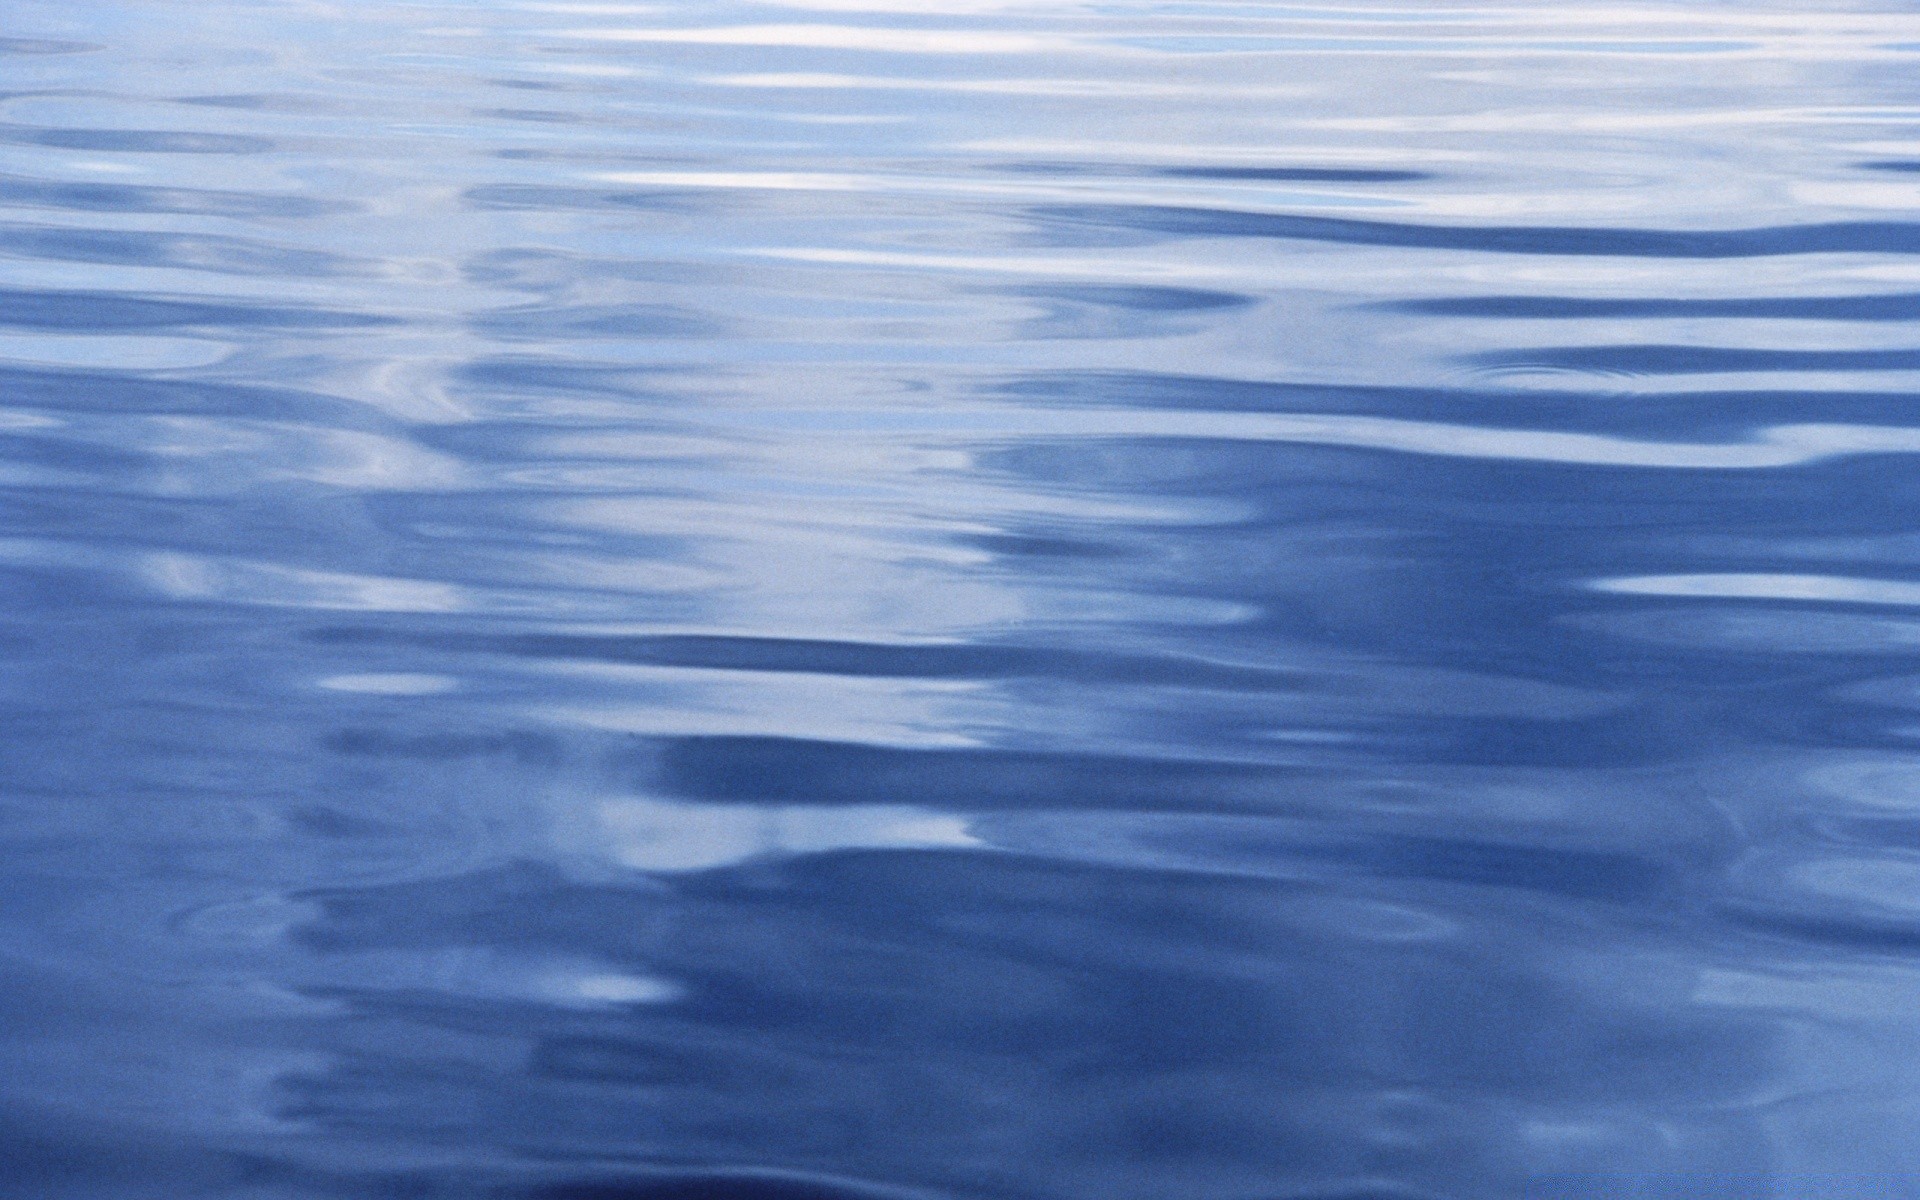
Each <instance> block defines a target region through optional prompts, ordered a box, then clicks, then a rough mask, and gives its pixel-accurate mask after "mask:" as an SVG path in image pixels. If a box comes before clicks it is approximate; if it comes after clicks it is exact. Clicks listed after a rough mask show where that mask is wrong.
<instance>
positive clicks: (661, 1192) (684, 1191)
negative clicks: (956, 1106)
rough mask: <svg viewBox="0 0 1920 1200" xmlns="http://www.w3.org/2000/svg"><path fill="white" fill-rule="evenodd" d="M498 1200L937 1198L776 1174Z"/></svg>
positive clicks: (564, 1186) (657, 1180)
mask: <svg viewBox="0 0 1920 1200" xmlns="http://www.w3.org/2000/svg"><path fill="white" fill-rule="evenodd" d="M495 1195H496V1196H498V1198H499V1200H936V1197H935V1194H934V1193H929V1192H924V1191H918V1190H913V1191H908V1190H895V1189H891V1188H877V1187H866V1186H861V1185H858V1184H854V1183H843V1182H826V1181H821V1180H813V1179H805V1178H790V1177H788V1178H783V1177H781V1176H777V1175H768V1176H759V1175H729V1174H726V1173H722V1172H714V1173H711V1174H692V1175H656V1176H645V1175H639V1176H628V1177H626V1178H624V1179H623V1178H620V1177H618V1176H611V1175H610V1176H605V1177H601V1178H598V1179H593V1178H589V1179H584V1180H575V1181H572V1182H567V1183H546V1184H536V1185H533V1186H531V1187H525V1188H517V1189H514V1190H513V1191H511V1192H498V1193H495Z"/></svg>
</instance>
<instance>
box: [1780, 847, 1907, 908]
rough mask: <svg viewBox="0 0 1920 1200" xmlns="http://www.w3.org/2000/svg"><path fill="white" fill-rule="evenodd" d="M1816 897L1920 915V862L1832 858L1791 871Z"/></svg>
mask: <svg viewBox="0 0 1920 1200" xmlns="http://www.w3.org/2000/svg"><path fill="white" fill-rule="evenodd" d="M1789 875H1790V877H1791V878H1792V879H1793V881H1794V882H1795V883H1797V884H1799V885H1800V886H1801V887H1803V888H1805V889H1806V890H1808V891H1810V892H1813V893H1815V894H1816V895H1821V896H1827V897H1831V898H1833V899H1836V900H1846V901H1852V902H1855V903H1858V904H1864V905H1867V906H1870V907H1872V908H1876V909H1881V910H1884V911H1887V912H1892V913H1900V914H1903V915H1907V914H1920V862H1911V861H1908V860H1906V859H1897V858H1865V857H1861V858H1829V859H1822V860H1818V861H1815V862H1810V863H1804V864H1802V865H1800V866H1797V867H1795V868H1793V869H1792V871H1791V872H1789Z"/></svg>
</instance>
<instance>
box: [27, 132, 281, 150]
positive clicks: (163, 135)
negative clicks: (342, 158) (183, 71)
mask: <svg viewBox="0 0 1920 1200" xmlns="http://www.w3.org/2000/svg"><path fill="white" fill-rule="evenodd" d="M0 142H4V143H10V144H12V145H16V146H52V147H55V148H57V149H61V150H97V151H103V152H106V153H126V154H266V153H268V152H270V151H272V150H274V149H276V148H277V144H276V143H275V142H274V141H272V140H271V139H269V138H263V137H248V136H244V135H241V134H234V133H183V132H178V131H175V130H165V129H39V128H33V127H31V126H25V125H0Z"/></svg>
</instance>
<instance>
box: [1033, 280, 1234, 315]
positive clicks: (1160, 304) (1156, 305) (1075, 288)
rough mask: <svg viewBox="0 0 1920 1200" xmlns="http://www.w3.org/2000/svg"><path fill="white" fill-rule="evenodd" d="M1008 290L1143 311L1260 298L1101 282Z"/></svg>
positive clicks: (1219, 306)
mask: <svg viewBox="0 0 1920 1200" xmlns="http://www.w3.org/2000/svg"><path fill="white" fill-rule="evenodd" d="M1006 294H1007V295H1012V296H1025V297H1029V298H1032V299H1035V300H1055V301H1061V302H1065V303H1069V304H1087V305H1093V306H1096V307H1099V308H1114V309H1124V310H1126V311H1129V312H1140V313H1187V312H1219V311H1222V310H1225V309H1233V308H1245V307H1246V306H1248V305H1250V304H1253V303H1255V302H1256V299H1257V298H1256V297H1254V296H1249V295H1246V294H1244V293H1240V292H1219V291H1209V290H1206V289H1203V288H1186V287H1165V286H1148V285H1139V284H1136V285H1132V286H1126V287H1121V286H1114V285H1100V284H1066V285H1062V284H1055V285H1028V286H1024V287H1017V288H1008V289H1006Z"/></svg>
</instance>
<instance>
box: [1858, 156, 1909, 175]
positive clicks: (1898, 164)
mask: <svg viewBox="0 0 1920 1200" xmlns="http://www.w3.org/2000/svg"><path fill="white" fill-rule="evenodd" d="M1854 165H1855V166H1857V167H1859V168H1860V169H1861V170H1863V171H1892V172H1895V173H1897V174H1901V175H1912V174H1915V173H1920V162H1916V161H1914V160H1913V159H1882V160H1878V161H1875V162H1863V163H1856V164H1854Z"/></svg>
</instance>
